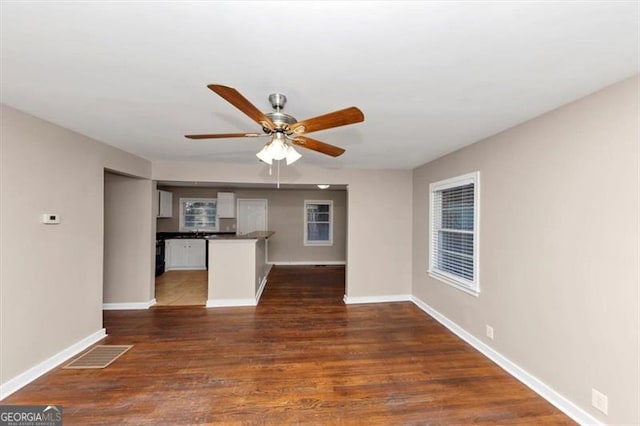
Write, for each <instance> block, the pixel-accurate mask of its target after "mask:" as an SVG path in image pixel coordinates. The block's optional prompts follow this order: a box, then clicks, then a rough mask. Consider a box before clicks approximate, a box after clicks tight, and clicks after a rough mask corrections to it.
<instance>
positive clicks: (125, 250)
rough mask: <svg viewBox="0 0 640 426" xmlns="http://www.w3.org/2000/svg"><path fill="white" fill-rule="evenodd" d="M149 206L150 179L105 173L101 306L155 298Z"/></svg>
mask: <svg viewBox="0 0 640 426" xmlns="http://www.w3.org/2000/svg"><path fill="white" fill-rule="evenodd" d="M152 203H153V191H152V182H151V181H150V180H149V179H139V178H133V177H129V176H123V175H119V174H115V173H108V172H107V173H105V174H104V277H103V282H104V285H103V302H104V303H144V302H149V301H150V300H151V299H153V297H154V293H155V288H154V280H153V277H154V275H155V274H153V275H152V274H150V272H149V264H150V263H154V262H155V256H153V254H154V253H155V250H153V248H152V245H151V242H152V241H155V235H154V234H155V233H154V232H153V229H152V225H153V222H154V221H155V220H150V217H151V215H152V210H153V209H151V206H152V205H155V204H152ZM154 219H155V218H154Z"/></svg>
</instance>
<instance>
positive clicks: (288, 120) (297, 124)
mask: <svg viewBox="0 0 640 426" xmlns="http://www.w3.org/2000/svg"><path fill="white" fill-rule="evenodd" d="M207 87H208V88H209V89H211V90H212V91H213V92H215V93H216V94H218V95H219V96H220V97H222V98H223V99H224V100H226V101H227V102H229V103H230V104H231V105H233V106H235V107H236V108H238V109H239V110H240V111H242V112H243V113H245V114H246V115H247V116H248V117H249V118H251V119H252V120H253V121H255V122H256V123H258V124H259V125H260V126H261V127H262V132H263V133H262V134H261V133H219V134H201V135H185V137H186V138H189V139H223V138H255V137H265V136H270V137H271V139H270V140H269V142H267V143H266V145H265V146H264V148H262V150H261V151H260V152H258V153H257V154H256V155H257V156H258V158H259V159H260V160H262V161H264V162H265V163H267V164H272V161H273V160H282V159H286V160H287V164H291V163H293V162H294V161H296V160H298V159H299V158H300V157H301V155H300V154H299V153H298V152H296V151H295V149H293V146H292V145H295V146H299V147H302V148H307V149H310V150H312V151H317V152H320V153H322V154H326V155H330V156H332V157H338V156H339V155H342V154H343V153H344V151H345V150H344V149H342V148H340V147H337V146H334V145H330V144H328V143H324V142H320V141H319V140H316V139H312V138H310V137H308V136H303V135H306V134H307V133H312V132H317V131H319V130H326V129H331V128H334V127H340V126H346V125H348V124H354V123H359V122H361V121H364V114H363V113H362V111H360V110H359V109H358V108H356V107H349V108H345V109H341V110H339V111H334V112H330V113H328V114H324V115H320V116H318V117H313V118H309V119H306V120H303V121H298V120H296V119H295V118H294V117H292V116H291V115H289V114H286V113H284V112H282V109H283V108H284V105H285V103H286V102H287V97H286V96H285V95H283V94H280V93H273V94H271V95H269V102H270V103H271V106H272V107H273V109H274V111H273V112H268V113H263V112H261V111H260V110H259V109H258V108H256V107H255V106H254V105H253V104H252V103H251V102H249V101H248V100H247V99H246V98H245V97H244V96H242V95H241V94H240V92H238V91H237V90H236V89H234V88H232V87H227V86H222V85H219V84H209V85H208V86H207Z"/></svg>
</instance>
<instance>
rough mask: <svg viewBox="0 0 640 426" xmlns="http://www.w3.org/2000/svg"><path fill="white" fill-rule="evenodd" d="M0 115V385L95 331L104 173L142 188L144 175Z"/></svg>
mask: <svg viewBox="0 0 640 426" xmlns="http://www.w3.org/2000/svg"><path fill="white" fill-rule="evenodd" d="M1 113H2V123H1V132H2V133H1V135H0V136H1V137H0V143H1V149H0V152H1V153H2V158H1V162H2V163H1V167H0V169H1V171H0V173H1V175H0V178H1V182H0V186H1V194H2V203H1V206H0V217H1V224H0V226H1V230H0V232H1V239H0V240H1V241H0V262H1V265H2V268H1V270H0V296H1V297H0V336H1V345H0V383H5V382H6V381H8V380H10V379H12V378H15V377H16V376H17V375H19V374H21V373H23V372H25V371H26V370H28V369H29V368H31V367H34V366H35V365H37V364H38V363H40V362H43V361H45V360H46V359H48V358H50V357H52V356H53V355H55V354H57V353H58V352H60V351H62V350H64V349H66V348H68V347H69V346H71V345H72V344H75V343H76V342H78V341H80V340H81V339H84V338H86V337H88V336H89V335H91V334H93V333H96V332H97V331H99V330H100V329H102V266H103V213H104V210H103V188H104V185H103V178H104V169H105V168H109V169H112V170H117V171H119V172H122V173H126V174H130V175H135V176H142V177H146V178H149V177H150V176H149V175H150V171H151V167H150V163H149V162H148V161H146V160H144V159H141V158H139V157H136V156H134V155H131V154H128V153H126V152H124V151H120V150H117V149H115V148H112V147H109V146H107V145H105V144H102V143H99V142H97V141H94V140H91V139H89V138H87V137H85V136H82V135H79V134H77V133H74V132H72V131H69V130H66V129H63V128H60V127H58V126H55V125H52V124H50V123H48V122H45V121H43V120H40V119H38V118H35V117H33V116H30V115H27V114H24V113H22V112H20V111H18V110H15V109H13V108H10V107H7V106H4V105H3V106H2V110H1ZM42 213H57V214H59V215H60V216H61V220H62V222H61V224H59V225H43V224H41V223H40V215H41V214H42ZM149 221H150V218H149ZM149 271H150V272H151V269H149Z"/></svg>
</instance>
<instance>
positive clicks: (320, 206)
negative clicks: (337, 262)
mask: <svg viewBox="0 0 640 426" xmlns="http://www.w3.org/2000/svg"><path fill="white" fill-rule="evenodd" d="M304 245H305V246H318V245H320V246H331V245H333V201H331V200H328V201H312V200H305V202H304Z"/></svg>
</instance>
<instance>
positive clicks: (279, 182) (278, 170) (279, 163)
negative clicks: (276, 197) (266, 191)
mask: <svg viewBox="0 0 640 426" xmlns="http://www.w3.org/2000/svg"><path fill="white" fill-rule="evenodd" d="M277 161H278V179H277V181H278V189H280V160H277Z"/></svg>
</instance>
